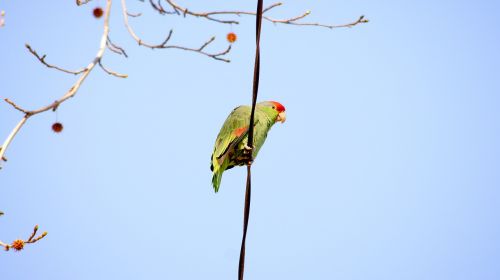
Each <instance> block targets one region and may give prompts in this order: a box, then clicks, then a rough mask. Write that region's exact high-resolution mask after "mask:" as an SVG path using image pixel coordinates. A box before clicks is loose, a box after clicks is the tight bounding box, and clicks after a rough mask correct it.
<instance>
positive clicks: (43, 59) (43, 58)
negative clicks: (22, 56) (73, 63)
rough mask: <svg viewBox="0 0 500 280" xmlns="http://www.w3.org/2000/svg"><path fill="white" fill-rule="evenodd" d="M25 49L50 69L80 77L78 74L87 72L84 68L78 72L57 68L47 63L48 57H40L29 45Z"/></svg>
mask: <svg viewBox="0 0 500 280" xmlns="http://www.w3.org/2000/svg"><path fill="white" fill-rule="evenodd" d="M25 47H26V48H27V49H28V51H29V52H30V53H32V54H33V55H34V56H35V57H36V58H37V59H38V60H39V61H40V62H41V63H42V64H43V65H45V66H47V67H49V68H53V69H56V70H59V71H61V72H64V73H68V74H73V75H78V74H81V73H83V72H85V71H86V70H87V68H82V69H80V70H76V71H71V70H66V69H64V68H61V67H59V66H56V65H52V64H48V63H47V62H45V58H46V57H47V55H45V54H44V55H42V56H40V55H39V54H38V53H37V52H36V51H35V50H33V49H32V48H31V46H30V45H28V44H25Z"/></svg>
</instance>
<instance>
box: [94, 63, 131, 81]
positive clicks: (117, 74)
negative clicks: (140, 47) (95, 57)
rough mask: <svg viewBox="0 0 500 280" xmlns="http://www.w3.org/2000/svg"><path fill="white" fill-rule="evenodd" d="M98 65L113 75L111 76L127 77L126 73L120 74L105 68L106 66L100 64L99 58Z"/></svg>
mask: <svg viewBox="0 0 500 280" xmlns="http://www.w3.org/2000/svg"><path fill="white" fill-rule="evenodd" d="M99 66H100V67H101V68H102V70H104V72H106V73H108V74H109V75H113V76H115V77H118V78H127V77H128V75H127V74H120V73H117V72H114V71H111V70H109V69H107V68H106V67H104V65H102V60H101V59H100V60H99Z"/></svg>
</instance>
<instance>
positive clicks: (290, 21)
mask: <svg viewBox="0 0 500 280" xmlns="http://www.w3.org/2000/svg"><path fill="white" fill-rule="evenodd" d="M150 1H152V0H150ZM165 1H166V2H167V3H168V4H169V5H170V6H171V7H172V8H173V9H174V10H175V11H177V14H179V15H181V14H182V15H183V16H184V17H185V16H186V15H191V16H194V17H202V18H205V19H207V20H211V21H215V22H219V23H224V24H239V21H236V20H222V19H219V18H215V17H214V16H218V15H237V16H240V15H251V16H255V15H256V13H255V12H248V11H213V12H205V13H198V12H193V11H190V10H188V9H187V8H184V7H181V6H179V5H178V4H177V3H175V2H174V1H173V0H165ZM281 5H283V3H281V2H278V3H274V4H271V5H270V6H268V7H267V8H265V9H263V11H262V13H266V12H268V11H270V10H271V9H273V8H276V7H279V6H281ZM153 8H155V9H156V10H157V11H158V12H160V13H161V14H165V12H162V11H164V9H163V8H162V11H160V10H158V9H157V8H156V7H155V6H154V5H153ZM310 14H311V11H306V12H304V13H303V14H301V15H298V16H295V17H292V18H288V19H275V18H271V17H268V16H264V15H263V16H262V19H265V20H267V21H270V22H272V23H282V24H291V25H301V26H317V27H326V28H330V29H332V28H342V27H353V26H355V25H357V24H360V23H367V22H368V20H366V19H364V16H360V18H359V19H358V20H357V21H354V22H351V23H347V24H340V25H327V24H321V23H309V22H297V21H298V20H301V19H303V18H305V17H307V16H309V15H310Z"/></svg>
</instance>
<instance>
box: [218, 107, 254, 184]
mask: <svg viewBox="0 0 500 280" xmlns="http://www.w3.org/2000/svg"><path fill="white" fill-rule="evenodd" d="M249 118H250V107H249V106H240V107H237V108H236V109H234V110H233V111H232V112H231V114H229V116H228V117H227V119H226V121H225V122H224V124H223V125H222V128H221V130H220V132H219V135H217V139H216V140H215V147H214V152H213V154H212V158H211V166H210V169H211V170H212V171H213V177H212V184H213V186H214V190H215V192H217V191H218V190H219V186H220V182H221V179H222V173H224V171H225V170H226V169H228V168H231V167H232V165H231V164H230V161H231V160H230V159H229V158H228V157H226V155H227V154H228V152H229V151H232V150H235V148H236V147H237V146H238V144H239V143H241V141H242V140H243V139H244V138H245V136H246V135H247V134H248V123H249Z"/></svg>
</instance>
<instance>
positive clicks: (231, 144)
mask: <svg viewBox="0 0 500 280" xmlns="http://www.w3.org/2000/svg"><path fill="white" fill-rule="evenodd" d="M250 111H251V107H250V106H239V107H236V108H235V109H234V110H233V111H232V112H231V114H229V116H228V117H227V119H226V121H225V122H224V124H223V125H222V128H221V129H220V132H219V135H217V139H216V140H215V147H214V152H213V153H212V158H211V160H212V164H211V166H210V170H212V172H213V176H212V185H213V187H214V190H215V192H218V191H219V187H220V183H221V180H222V173H224V171H225V170H228V169H231V168H233V167H235V166H236V165H239V166H242V165H246V164H247V163H248V162H251V161H253V159H255V157H256V156H257V154H258V153H259V150H260V148H261V147H262V145H263V144H264V141H265V140H266V137H267V133H268V132H269V130H270V129H271V127H272V126H273V125H274V124H275V123H277V122H282V123H284V122H285V120H286V114H285V107H284V106H283V105H281V104H280V103H279V102H276V101H264V102H260V103H257V105H256V106H255V119H254V134H253V135H254V136H253V137H254V140H253V141H254V147H253V153H252V156H253V158H249V154H250V149H251V148H250V147H249V145H248V143H247V142H248V126H249V123H250Z"/></svg>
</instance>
